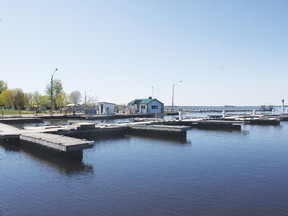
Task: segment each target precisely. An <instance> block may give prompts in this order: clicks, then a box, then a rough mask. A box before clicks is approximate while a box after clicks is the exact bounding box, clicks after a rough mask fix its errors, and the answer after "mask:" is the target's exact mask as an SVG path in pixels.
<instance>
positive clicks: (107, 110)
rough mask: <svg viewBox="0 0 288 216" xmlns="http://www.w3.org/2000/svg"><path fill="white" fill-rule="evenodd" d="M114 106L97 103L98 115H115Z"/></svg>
mask: <svg viewBox="0 0 288 216" xmlns="http://www.w3.org/2000/svg"><path fill="white" fill-rule="evenodd" d="M115 107H116V104H114V103H108V102H99V103H98V111H99V112H98V114H103V115H114V114H115Z"/></svg>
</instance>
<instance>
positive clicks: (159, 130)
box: [128, 124, 191, 139]
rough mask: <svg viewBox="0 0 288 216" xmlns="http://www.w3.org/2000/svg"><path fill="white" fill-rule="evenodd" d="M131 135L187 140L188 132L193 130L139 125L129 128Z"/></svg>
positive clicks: (156, 125)
mask: <svg viewBox="0 0 288 216" xmlns="http://www.w3.org/2000/svg"><path fill="white" fill-rule="evenodd" d="M129 128H130V129H129V131H128V134H130V135H145V136H147V135H149V136H157V137H164V138H167V137H169V138H174V139H186V136H187V131H188V130H191V127H189V126H182V125H181V126H178V125H158V124H148V125H146V124H138V125H131V126H130V127H129Z"/></svg>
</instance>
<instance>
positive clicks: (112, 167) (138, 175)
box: [0, 122, 288, 216]
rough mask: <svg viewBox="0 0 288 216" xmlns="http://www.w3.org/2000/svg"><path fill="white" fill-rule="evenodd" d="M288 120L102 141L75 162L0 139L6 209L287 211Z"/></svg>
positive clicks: (262, 215)
mask: <svg viewBox="0 0 288 216" xmlns="http://www.w3.org/2000/svg"><path fill="white" fill-rule="evenodd" d="M287 140H288V123H287V122H284V123H282V122H281V126H280V127H270V126H267V127H263V126H250V125H245V126H243V128H242V131H241V132H239V131H205V130H195V129H193V130H191V131H188V133H187V142H185V143H181V142H177V141H175V140H172V139H168V138H167V139H164V140H163V139H154V138H145V137H134V136H131V137H123V138H120V139H105V140H98V141H97V142H96V143H95V145H94V147H93V148H91V149H87V150H84V155H83V161H82V162H80V163H73V162H69V161H65V160H62V159H59V158H53V157H48V156H47V155H45V154H44V155H41V154H39V152H38V153H35V152H33V151H32V152H31V151H29V150H28V151H27V150H26V149H22V147H13V146H7V145H5V144H3V143H2V144H1V145H0V215H1V214H2V215H12V216H14V215H64V216H65V215H67V216H68V215H69V216H71V215H72V216H74V215H75V216H76V215H77V216H78V215H100V216H102V215H105V216H107V215H143V216H144V215H181V216H182V215H213V216H223V215H229V216H247V215H253V216H266V215H267V216H271V215H273V216H284V215H287V212H288V205H287V199H288V196H287V194H288V183H287V179H288V173H287V172H286V169H287V167H288V160H287V155H288V145H287Z"/></svg>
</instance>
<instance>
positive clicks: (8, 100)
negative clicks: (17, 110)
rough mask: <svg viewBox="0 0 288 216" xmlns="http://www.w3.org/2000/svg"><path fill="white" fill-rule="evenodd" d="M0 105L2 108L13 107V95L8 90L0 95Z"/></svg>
mask: <svg viewBox="0 0 288 216" xmlns="http://www.w3.org/2000/svg"><path fill="white" fill-rule="evenodd" d="M0 96H1V99H0V100H1V103H2V104H3V106H4V107H5V108H6V109H7V108H12V107H13V94H12V92H11V91H10V90H8V89H6V90H4V91H3V92H2V93H1V95H0Z"/></svg>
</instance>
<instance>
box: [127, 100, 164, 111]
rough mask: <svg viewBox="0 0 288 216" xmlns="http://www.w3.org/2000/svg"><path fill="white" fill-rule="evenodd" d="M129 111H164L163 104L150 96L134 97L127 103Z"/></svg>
mask: <svg viewBox="0 0 288 216" xmlns="http://www.w3.org/2000/svg"><path fill="white" fill-rule="evenodd" d="M128 106H129V110H130V112H131V113H145V114H159V113H163V112H164V104H163V103H162V102H160V101H159V100H157V99H155V98H154V99H153V98H151V97H149V98H144V99H135V100H133V101H131V102H130V103H128Z"/></svg>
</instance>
